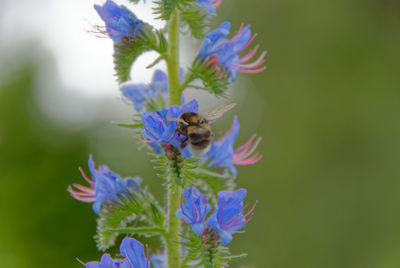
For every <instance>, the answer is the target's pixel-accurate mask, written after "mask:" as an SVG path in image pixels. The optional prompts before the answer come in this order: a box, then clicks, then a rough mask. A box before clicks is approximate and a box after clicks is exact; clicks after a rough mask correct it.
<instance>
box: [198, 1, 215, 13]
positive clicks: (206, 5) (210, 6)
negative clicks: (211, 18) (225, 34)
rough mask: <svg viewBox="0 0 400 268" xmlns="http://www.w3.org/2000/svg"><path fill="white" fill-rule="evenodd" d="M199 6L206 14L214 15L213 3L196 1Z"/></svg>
mask: <svg viewBox="0 0 400 268" xmlns="http://www.w3.org/2000/svg"><path fill="white" fill-rule="evenodd" d="M197 4H198V5H199V6H202V7H204V8H205V9H206V10H207V11H208V12H210V13H212V14H215V7H214V3H213V1H211V0H197Z"/></svg>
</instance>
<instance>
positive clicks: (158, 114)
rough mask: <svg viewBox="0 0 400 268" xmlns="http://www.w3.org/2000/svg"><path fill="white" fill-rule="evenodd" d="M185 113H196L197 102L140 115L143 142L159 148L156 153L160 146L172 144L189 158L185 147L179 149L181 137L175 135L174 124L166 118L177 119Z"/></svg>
mask: <svg viewBox="0 0 400 268" xmlns="http://www.w3.org/2000/svg"><path fill="white" fill-rule="evenodd" d="M185 112H194V113H197V112H198V102H197V100H192V101H190V102H188V103H186V104H184V105H182V107H180V106H177V105H172V106H170V107H169V109H167V108H162V109H161V110H156V111H154V112H145V113H142V114H141V119H142V123H143V125H144V129H143V131H142V134H143V136H144V140H143V141H144V142H145V143H148V144H150V145H152V146H153V148H159V151H158V150H156V152H157V153H159V152H161V145H163V144H167V143H169V144H172V145H173V146H175V147H176V148H178V149H179V150H180V152H181V154H182V155H183V156H184V157H186V158H189V157H190V156H191V155H190V152H189V149H188V147H187V146H186V147H185V148H184V149H182V148H180V146H179V141H180V139H181V138H182V137H179V135H178V134H175V135H174V133H175V129H176V124H177V123H176V122H175V121H169V120H168V118H178V117H179V116H180V115H181V114H182V113H185Z"/></svg>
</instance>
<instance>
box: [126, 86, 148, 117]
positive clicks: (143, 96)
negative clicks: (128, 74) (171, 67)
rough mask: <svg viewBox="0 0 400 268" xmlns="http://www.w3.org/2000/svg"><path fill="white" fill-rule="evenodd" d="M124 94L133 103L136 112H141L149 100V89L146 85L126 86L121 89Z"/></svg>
mask: <svg viewBox="0 0 400 268" xmlns="http://www.w3.org/2000/svg"><path fill="white" fill-rule="evenodd" d="M121 91H122V94H123V95H124V96H125V97H127V98H128V99H130V100H131V101H132V102H133V105H134V107H135V110H136V111H138V112H140V111H141V110H142V108H143V104H144V102H145V101H146V100H147V99H148V91H149V88H148V86H146V85H143V84H139V85H134V84H126V85H123V86H122V87H121Z"/></svg>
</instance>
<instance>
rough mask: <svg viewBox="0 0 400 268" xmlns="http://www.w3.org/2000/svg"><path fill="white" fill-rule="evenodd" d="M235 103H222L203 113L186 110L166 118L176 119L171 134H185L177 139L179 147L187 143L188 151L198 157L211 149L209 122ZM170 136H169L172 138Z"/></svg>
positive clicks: (211, 138) (213, 120)
mask: <svg viewBox="0 0 400 268" xmlns="http://www.w3.org/2000/svg"><path fill="white" fill-rule="evenodd" d="M235 105H236V103H233V102H231V103H228V104H222V105H220V106H218V107H217V108H215V109H213V110H211V111H209V112H206V113H204V114H197V113H193V112H186V113H183V114H181V115H180V116H179V117H178V118H168V120H169V121H176V122H177V126H176V129H175V131H174V133H173V135H172V137H173V136H174V135H175V134H176V133H179V134H182V135H183V136H185V137H184V138H183V139H181V140H180V141H179V144H180V147H181V148H185V147H186V146H187V145H189V150H190V153H191V154H192V155H193V156H195V157H199V156H202V155H203V154H205V153H207V152H208V151H209V150H210V149H211V145H212V141H213V136H214V135H213V133H212V132H211V129H210V126H209V124H211V123H213V122H215V121H217V120H218V119H219V118H221V117H222V115H223V114H224V113H225V112H227V111H228V110H230V109H232V108H233V107H234V106H235ZM172 137H171V138H172Z"/></svg>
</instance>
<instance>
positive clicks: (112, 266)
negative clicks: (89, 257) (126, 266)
mask: <svg viewBox="0 0 400 268" xmlns="http://www.w3.org/2000/svg"><path fill="white" fill-rule="evenodd" d="M119 262H120V261H114V260H113V259H112V258H111V256H110V254H107V253H105V254H104V255H103V256H102V257H101V260H100V262H98V261H91V262H88V263H86V264H84V265H85V267H86V268H118V267H119Z"/></svg>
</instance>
